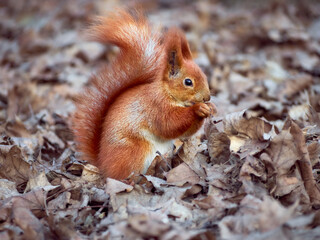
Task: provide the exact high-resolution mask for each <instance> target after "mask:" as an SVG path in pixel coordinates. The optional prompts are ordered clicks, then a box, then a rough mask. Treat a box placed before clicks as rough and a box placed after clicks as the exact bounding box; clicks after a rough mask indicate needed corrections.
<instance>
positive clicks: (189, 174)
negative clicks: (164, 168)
mask: <svg viewBox="0 0 320 240" xmlns="http://www.w3.org/2000/svg"><path fill="white" fill-rule="evenodd" d="M166 178H167V183H168V184H173V185H176V186H183V185H184V184H186V183H190V184H192V185H193V184H197V183H199V181H200V178H199V176H198V175H197V174H196V173H195V172H194V171H192V170H191V169H190V167H189V166H188V165H187V164H186V163H181V164H180V165H179V166H178V167H175V168H173V169H172V170H170V171H169V172H168V173H167V175H166Z"/></svg>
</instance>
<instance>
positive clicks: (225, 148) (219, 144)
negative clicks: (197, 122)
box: [206, 121, 230, 164]
mask: <svg viewBox="0 0 320 240" xmlns="http://www.w3.org/2000/svg"><path fill="white" fill-rule="evenodd" d="M206 136H207V139H208V152H209V156H210V158H211V161H212V162H213V163H215V164H220V163H225V162H227V161H228V160H229V157H230V138H229V137H228V136H227V134H226V133H224V132H219V131H218V129H217V127H216V126H215V125H214V123H213V122H212V121H210V122H209V124H208V126H207V128H206Z"/></svg>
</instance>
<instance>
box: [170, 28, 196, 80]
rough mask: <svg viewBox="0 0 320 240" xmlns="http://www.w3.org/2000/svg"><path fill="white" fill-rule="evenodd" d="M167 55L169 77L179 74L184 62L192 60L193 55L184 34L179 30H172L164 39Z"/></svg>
mask: <svg viewBox="0 0 320 240" xmlns="http://www.w3.org/2000/svg"><path fill="white" fill-rule="evenodd" d="M164 43H165V49H166V54H167V59H166V61H167V71H168V73H169V77H172V76H175V75H177V74H178V73H179V71H180V69H181V67H182V64H183V61H184V60H191V59H192V55H191V51H190V48H189V45H188V42H187V39H186V37H185V35H184V33H183V32H182V31H181V30H180V29H178V28H170V29H169V30H168V32H167V33H166V35H165V39H164Z"/></svg>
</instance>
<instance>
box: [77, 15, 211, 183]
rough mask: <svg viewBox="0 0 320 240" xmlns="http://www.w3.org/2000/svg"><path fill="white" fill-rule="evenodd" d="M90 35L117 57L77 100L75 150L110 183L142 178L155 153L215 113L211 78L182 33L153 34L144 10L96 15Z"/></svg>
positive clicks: (196, 128)
mask: <svg viewBox="0 0 320 240" xmlns="http://www.w3.org/2000/svg"><path fill="white" fill-rule="evenodd" d="M89 34H90V36H91V37H92V39H93V40H96V41H98V42H100V43H103V44H106V43H108V44H113V45H115V46H117V47H118V48H119V49H120V51H119V53H118V54H117V56H116V57H115V59H114V60H113V61H112V63H111V64H109V65H107V66H105V67H104V68H103V69H101V70H100V71H99V72H98V73H97V74H95V75H94V76H93V77H92V78H91V80H90V81H91V82H90V83H91V84H89V85H88V86H86V87H85V89H84V91H83V92H82V93H81V94H80V95H79V97H78V98H77V100H76V111H75V114H74V117H73V130H74V136H75V141H76V142H77V144H78V148H77V149H78V150H79V151H80V152H81V153H82V158H83V159H84V160H87V161H89V162H90V163H92V164H94V165H96V166H97V167H98V168H99V169H100V171H101V172H102V174H103V175H105V176H106V177H110V178H114V179H118V180H124V179H126V178H128V177H129V176H132V174H145V173H146V171H147V169H148V167H149V166H150V164H151V162H152V161H153V159H154V158H155V156H156V154H157V152H160V153H165V152H167V151H168V150H170V149H172V147H173V140H174V139H177V138H181V137H189V136H191V135H193V134H194V133H195V132H197V131H198V130H199V128H200V127H201V126H202V124H203V122H204V119H205V118H206V117H208V116H210V115H211V114H213V113H214V112H215V105H214V104H212V103H210V102H209V100H210V90H209V87H208V82H207V78H206V76H205V74H204V73H203V72H202V71H201V69H200V68H199V66H198V65H197V64H196V63H195V62H194V61H193V60H192V55H191V51H190V48H189V45H188V42H187V40H186V37H185V35H184V33H183V32H182V31H181V30H180V29H178V28H176V27H172V28H169V29H168V30H167V31H166V32H165V33H161V32H159V31H158V32H155V31H152V29H151V27H150V25H149V23H148V21H147V20H146V18H145V16H144V15H143V14H142V13H141V12H139V11H136V12H134V13H131V12H128V11H126V10H118V11H116V12H115V13H112V14H111V15H109V16H107V17H97V19H96V20H95V22H94V24H93V25H92V26H91V27H90V28H89Z"/></svg>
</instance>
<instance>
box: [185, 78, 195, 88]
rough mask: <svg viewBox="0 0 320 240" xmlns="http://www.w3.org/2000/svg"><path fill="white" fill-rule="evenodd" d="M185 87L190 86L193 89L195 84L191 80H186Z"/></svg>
mask: <svg viewBox="0 0 320 240" xmlns="http://www.w3.org/2000/svg"><path fill="white" fill-rule="evenodd" d="M183 83H184V85H186V86H188V87H191V86H193V82H192V80H191V79H190V78H186V79H185V80H184V81H183Z"/></svg>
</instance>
